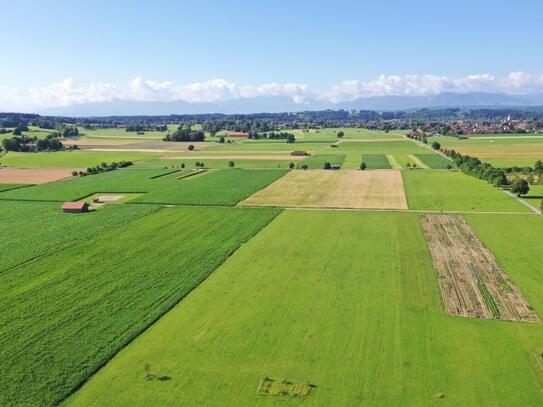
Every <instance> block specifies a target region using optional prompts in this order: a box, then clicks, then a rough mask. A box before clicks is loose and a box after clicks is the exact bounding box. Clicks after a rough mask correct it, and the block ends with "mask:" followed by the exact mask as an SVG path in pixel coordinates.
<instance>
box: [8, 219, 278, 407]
mask: <svg viewBox="0 0 543 407" xmlns="http://www.w3.org/2000/svg"><path fill="white" fill-rule="evenodd" d="M278 213H279V211H278V210H272V209H256V210H255V209H238V208H222V209H217V208H214V209H206V208H171V209H162V210H160V211H158V212H156V213H154V214H152V215H150V216H147V217H144V218H142V219H139V220H137V221H135V222H132V223H130V224H128V225H126V226H125V227H124V228H119V229H117V230H112V231H109V232H107V233H105V234H102V235H100V236H99V237H97V238H96V239H93V240H89V241H88V242H85V243H81V244H78V245H75V246H72V247H70V248H67V249H65V250H63V251H62V255H59V254H52V255H48V256H45V257H42V258H40V259H38V260H36V261H33V262H30V263H26V264H24V265H22V266H20V267H16V268H12V269H10V270H8V271H6V272H4V273H2V274H0V286H1V287H2V296H1V297H0V360H2V364H3V368H4V369H5V374H3V375H1V376H0V389H2V391H1V392H0V405H52V404H55V403H58V402H59V401H61V400H62V399H64V398H65V397H66V396H68V395H69V394H70V393H71V392H72V391H73V390H74V389H75V388H77V387H78V386H79V385H80V384H81V383H82V382H84V381H85V380H86V379H87V378H88V377H89V375H91V374H92V373H93V372H95V371H96V370H97V369H98V368H99V367H100V366H101V365H103V364H104V363H105V362H106V361H107V360H108V359H109V358H111V357H112V356H113V355H114V354H115V353H116V352H117V351H118V350H119V349H121V348H122V347H123V346H125V345H126V344H127V343H129V342H130V341H131V340H132V339H134V338H135V337H136V336H137V335H139V334H140V333H141V332H142V331H143V330H145V329H146V328H147V327H148V326H149V324H151V323H153V322H154V321H155V320H156V319H157V318H159V317H160V316H161V315H162V314H164V313H165V312H166V311H168V310H169V309H170V308H171V307H172V306H174V305H175V304H176V303H177V302H178V301H179V300H180V299H181V298H183V297H184V296H185V295H186V294H187V293H189V292H190V291H191V290H192V289H193V288H194V287H196V286H197V285H198V284H199V283H200V282H201V281H202V280H203V279H205V278H206V277H207V276H208V275H209V274H210V273H211V272H212V271H213V270H214V269H215V268H216V267H218V266H219V265H220V264H221V263H222V262H223V261H224V260H225V259H226V258H227V257H228V256H229V255H231V254H232V252H234V251H235V250H236V249H237V248H238V247H239V246H240V245H241V244H242V243H244V242H245V241H247V240H248V239H249V238H251V237H252V236H253V235H254V234H255V233H257V232H258V231H259V230H260V229H261V228H263V227H264V226H265V225H267V224H268V223H269V222H270V221H271V220H272V219H273V218H274V217H275V216H276V215H277V214H278Z"/></svg>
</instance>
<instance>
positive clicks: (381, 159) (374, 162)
mask: <svg viewBox="0 0 543 407" xmlns="http://www.w3.org/2000/svg"><path fill="white" fill-rule="evenodd" d="M362 161H364V162H365V163H366V165H367V166H368V168H370V169H376V170H380V169H388V168H392V167H391V166H390V163H389V162H388V160H387V156H386V155H384V154H364V155H363V156H362Z"/></svg>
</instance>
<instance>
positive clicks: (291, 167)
mask: <svg viewBox="0 0 543 407" xmlns="http://www.w3.org/2000/svg"><path fill="white" fill-rule="evenodd" d="M288 168H290V169H291V170H293V169H294V163H293V162H291V163H290V164H289V165H288Z"/></svg>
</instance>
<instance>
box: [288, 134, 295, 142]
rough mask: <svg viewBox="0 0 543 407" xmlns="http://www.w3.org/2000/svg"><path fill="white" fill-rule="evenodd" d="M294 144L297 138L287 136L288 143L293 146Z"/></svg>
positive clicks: (290, 135) (291, 135)
mask: <svg viewBox="0 0 543 407" xmlns="http://www.w3.org/2000/svg"><path fill="white" fill-rule="evenodd" d="M294 142H296V137H294V135H293V134H289V135H288V136H287V143H289V144H291V143H294Z"/></svg>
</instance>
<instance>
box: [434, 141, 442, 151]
mask: <svg viewBox="0 0 543 407" xmlns="http://www.w3.org/2000/svg"><path fill="white" fill-rule="evenodd" d="M432 148H433V149H434V150H439V149H440V148H441V144H439V143H438V142H437V141H434V142H433V143H432Z"/></svg>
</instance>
